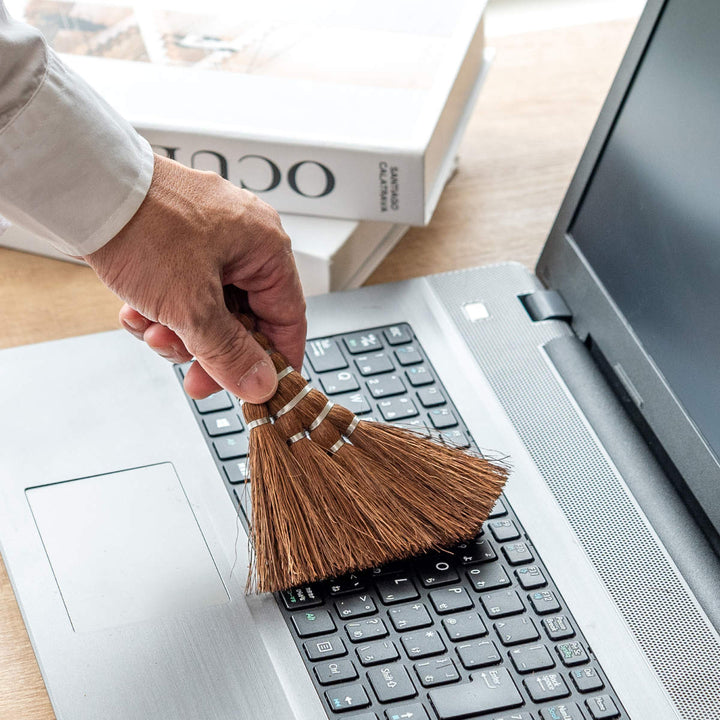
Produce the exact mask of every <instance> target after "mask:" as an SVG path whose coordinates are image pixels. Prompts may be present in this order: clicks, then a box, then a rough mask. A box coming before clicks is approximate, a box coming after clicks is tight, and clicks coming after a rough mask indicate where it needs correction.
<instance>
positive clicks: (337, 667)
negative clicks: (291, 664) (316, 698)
mask: <svg viewBox="0 0 720 720" xmlns="http://www.w3.org/2000/svg"><path fill="white" fill-rule="evenodd" d="M313 670H314V671H315V677H317V679H318V682H319V683H320V684H321V685H334V684H335V683H339V682H347V681H348V680H355V679H356V678H357V676H358V674H357V670H356V669H355V666H354V665H353V664H352V662H350V660H331V661H330V662H326V663H320V664H319V665H314V666H313Z"/></svg>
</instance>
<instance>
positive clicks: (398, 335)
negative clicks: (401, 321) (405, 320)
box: [383, 325, 412, 345]
mask: <svg viewBox="0 0 720 720" xmlns="http://www.w3.org/2000/svg"><path fill="white" fill-rule="evenodd" d="M383 335H384V336H385V339H386V340H387V341H388V345H402V344H403V343H408V342H410V341H411V340H412V333H411V332H410V328H409V327H408V326H407V325H391V326H390V327H389V328H386V329H385V330H383Z"/></svg>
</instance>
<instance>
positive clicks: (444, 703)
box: [429, 668, 524, 720]
mask: <svg viewBox="0 0 720 720" xmlns="http://www.w3.org/2000/svg"><path fill="white" fill-rule="evenodd" d="M429 695H430V702H431V703H432V704H433V707H434V708H435V712H437V714H438V717H439V718H440V720H460V719H461V718H469V717H473V716H475V715H481V714H483V713H490V712H495V711H498V710H506V709H508V708H514V707H518V706H520V705H522V704H523V702H524V701H523V699H522V697H521V695H520V693H519V692H518V689H517V688H516V687H515V683H514V682H513V681H512V678H511V677H510V673H509V672H508V671H507V670H506V669H505V668H497V669H494V670H484V671H483V672H476V673H472V674H471V675H470V682H469V683H465V684H464V685H452V686H449V687H444V688H439V689H438V690H431V691H430V693H429Z"/></svg>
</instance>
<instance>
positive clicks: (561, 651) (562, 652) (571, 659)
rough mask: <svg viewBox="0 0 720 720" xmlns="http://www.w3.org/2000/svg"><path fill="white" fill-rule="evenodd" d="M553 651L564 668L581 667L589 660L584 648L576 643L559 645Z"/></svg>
mask: <svg viewBox="0 0 720 720" xmlns="http://www.w3.org/2000/svg"><path fill="white" fill-rule="evenodd" d="M555 650H556V651H557V654H558V655H559V656H560V660H562V663H563V665H565V666H566V667H573V666H575V665H583V664H585V663H586V662H588V661H589V660H590V658H589V657H588V654H587V652H586V650H585V648H584V647H583V646H582V644H581V643H579V642H577V641H573V642H565V643H560V644H559V645H556V646H555Z"/></svg>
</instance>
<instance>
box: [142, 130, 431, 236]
mask: <svg viewBox="0 0 720 720" xmlns="http://www.w3.org/2000/svg"><path fill="white" fill-rule="evenodd" d="M136 127H137V126H136ZM137 130H138V131H139V132H140V134H141V135H143V136H144V137H145V138H146V139H147V140H148V142H149V143H150V145H152V147H153V149H154V150H155V152H156V153H158V154H159V155H164V156H165V157H169V158H171V159H173V160H177V161H178V162H180V163H182V164H183V165H187V166H188V167H192V168H195V169H198V170H211V171H214V172H216V173H218V174H219V175H221V176H222V177H224V178H225V179H226V180H229V181H230V182H232V183H233V184H235V185H237V186H238V187H241V188H246V189H247V190H251V191H252V192H254V193H256V194H257V195H258V196H259V197H261V198H262V199H263V200H265V201H266V202H267V203H269V204H270V205H272V206H273V207H274V208H275V209H276V210H278V211H279V212H289V213H297V214H301V215H315V216H322V217H336V218H352V219H358V220H379V221H383V222H392V223H402V224H408V225H422V224H423V223H424V222H425V216H426V208H425V191H424V185H425V181H424V161H423V157H422V154H421V153H420V152H418V153H411V152H406V153H398V152H391V151H389V152H383V151H373V150H367V149H365V150H357V149H352V148H333V147H327V146H323V145H313V146H304V145H293V144H289V143H280V142H272V141H264V140H260V139H251V138H228V137H221V136H217V135H210V134H199V133H189V132H177V131H172V130H160V129H154V128H143V127H137Z"/></svg>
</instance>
